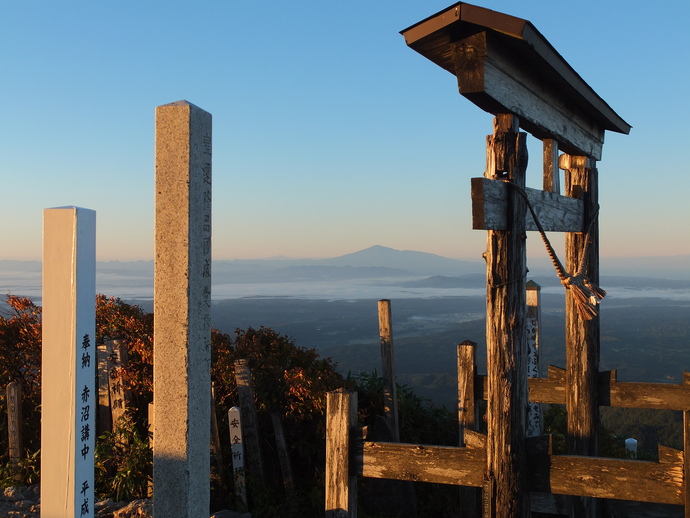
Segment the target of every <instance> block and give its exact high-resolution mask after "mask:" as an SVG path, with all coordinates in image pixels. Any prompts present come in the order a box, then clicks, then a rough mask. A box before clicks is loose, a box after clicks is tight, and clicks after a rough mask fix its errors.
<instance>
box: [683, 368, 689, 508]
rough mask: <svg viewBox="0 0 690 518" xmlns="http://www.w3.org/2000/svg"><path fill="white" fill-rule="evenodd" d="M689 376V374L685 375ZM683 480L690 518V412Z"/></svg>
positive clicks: (685, 426)
mask: <svg viewBox="0 0 690 518" xmlns="http://www.w3.org/2000/svg"><path fill="white" fill-rule="evenodd" d="M685 374H687V373H685ZM683 453H684V455H683V479H684V488H685V494H684V498H683V505H684V506H685V518H690V489H689V486H690V484H689V483H688V481H690V410H685V411H684V412H683Z"/></svg>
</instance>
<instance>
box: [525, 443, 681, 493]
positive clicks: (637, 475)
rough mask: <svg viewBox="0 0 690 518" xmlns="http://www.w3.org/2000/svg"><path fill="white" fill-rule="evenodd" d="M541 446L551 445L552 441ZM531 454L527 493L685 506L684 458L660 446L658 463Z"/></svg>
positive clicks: (534, 452) (539, 453)
mask: <svg viewBox="0 0 690 518" xmlns="http://www.w3.org/2000/svg"><path fill="white" fill-rule="evenodd" d="M543 439H546V440H545V441H544V442H547V441H548V442H550V439H551V437H550V436H549V437H548V439H547V438H546V437H544V438H543ZM544 453H545V452H543V451H539V450H537V451H534V450H533V451H532V453H531V454H530V457H529V458H530V459H531V460H532V462H531V463H530V467H529V471H530V477H529V480H530V485H531V487H530V490H531V491H538V492H544V493H552V494H560V495H573V496H585V497H594V498H610V499H615V500H634V501H637V502H650V503H657V504H674V505H682V504H684V503H685V484H684V481H683V464H684V454H683V452H682V451H680V450H675V449H673V448H668V447H666V446H661V445H659V462H650V461H639V460H623V459H610V458H603V457H583V456H575V455H551V454H546V455H545V454H544Z"/></svg>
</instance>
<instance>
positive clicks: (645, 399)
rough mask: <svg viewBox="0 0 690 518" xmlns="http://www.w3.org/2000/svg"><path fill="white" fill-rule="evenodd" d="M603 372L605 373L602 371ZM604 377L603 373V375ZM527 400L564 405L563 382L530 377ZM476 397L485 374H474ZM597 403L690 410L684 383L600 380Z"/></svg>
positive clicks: (483, 390)
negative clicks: (476, 388)
mask: <svg viewBox="0 0 690 518" xmlns="http://www.w3.org/2000/svg"><path fill="white" fill-rule="evenodd" d="M602 374H604V373H602ZM602 378H605V376H602ZM527 382H528V385H529V400H530V401H531V402H534V403H549V404H555V405H564V404H565V402H566V383H565V380H564V379H562V378H558V377H549V378H530V379H529V380H527ZM475 386H476V387H479V389H478V390H477V392H476V393H477V397H479V395H480V394H481V397H482V398H483V399H486V397H487V394H488V383H487V381H486V377H485V376H482V375H477V376H476V377H475ZM599 405H600V406H610V407H618V408H651V409H656V410H679V411H685V410H690V387H689V386H687V385H685V384H677V383H676V384H671V383H642V382H629V381H615V379H614V380H613V381H608V380H605V379H604V380H602V381H600V383H599Z"/></svg>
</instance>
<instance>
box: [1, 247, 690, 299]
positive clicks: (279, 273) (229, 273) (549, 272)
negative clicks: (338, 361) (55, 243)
mask: <svg viewBox="0 0 690 518" xmlns="http://www.w3.org/2000/svg"><path fill="white" fill-rule="evenodd" d="M528 267H529V269H530V276H532V277H540V276H541V277H544V278H546V279H551V277H553V266H552V265H551V262H550V261H549V260H548V258H546V257H543V258H542V257H539V258H530V259H529V260H528ZM40 272H41V262H40V261H17V260H0V281H2V284H6V282H5V281H7V280H9V279H12V278H13V277H15V279H14V280H20V279H21V278H24V277H27V279H28V278H29V277H30V278H34V277H36V276H38V277H39V281H40ZM97 273H98V274H99V276H101V277H108V276H121V277H127V278H136V277H141V278H142V279H144V278H146V279H152V278H153V261H152V260H148V261H99V262H98V263H97ZM484 273H485V264H484V261H483V260H482V259H481V258H479V259H477V260H476V261H473V260H461V259H451V258H448V257H443V256H440V255H437V254H432V253H428V252H420V251H414V250H396V249H393V248H389V247H386V246H381V245H374V246H371V247H369V248H365V249H363V250H359V251H357V252H352V253H348V254H344V255H341V256H337V257H332V258H325V259H289V258H272V259H234V260H214V262H213V277H214V283H215V282H220V283H233V282H240V283H241V282H245V283H246V282H298V281H309V280H311V281H314V280H340V281H342V280H348V279H373V278H392V279H395V278H403V277H417V278H418V279H420V278H423V277H435V278H436V279H435V280H434V281H433V284H434V285H437V284H438V283H439V282H440V279H439V278H442V277H452V278H457V277H463V276H473V277H474V278H475V280H474V281H473V284H474V283H475V282H476V279H477V278H478V277H477V276H478V275H483V274H484ZM601 275H602V276H603V277H613V276H616V277H643V278H648V279H667V280H682V281H690V255H682V256H666V257H633V258H602V259H601ZM2 284H0V289H3V286H2Z"/></svg>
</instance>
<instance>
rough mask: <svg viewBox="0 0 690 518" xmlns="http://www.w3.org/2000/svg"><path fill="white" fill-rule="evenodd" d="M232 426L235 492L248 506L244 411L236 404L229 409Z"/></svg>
mask: <svg viewBox="0 0 690 518" xmlns="http://www.w3.org/2000/svg"><path fill="white" fill-rule="evenodd" d="M228 427H229V428H230V447H231V449H232V472H233V475H234V476H233V478H234V481H235V494H236V495H237V496H239V497H240V498H241V499H242V502H243V503H244V506H245V507H246V506H247V484H246V481H245V477H244V440H243V438H242V411H241V410H240V407H238V406H234V407H232V408H230V410H228Z"/></svg>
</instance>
